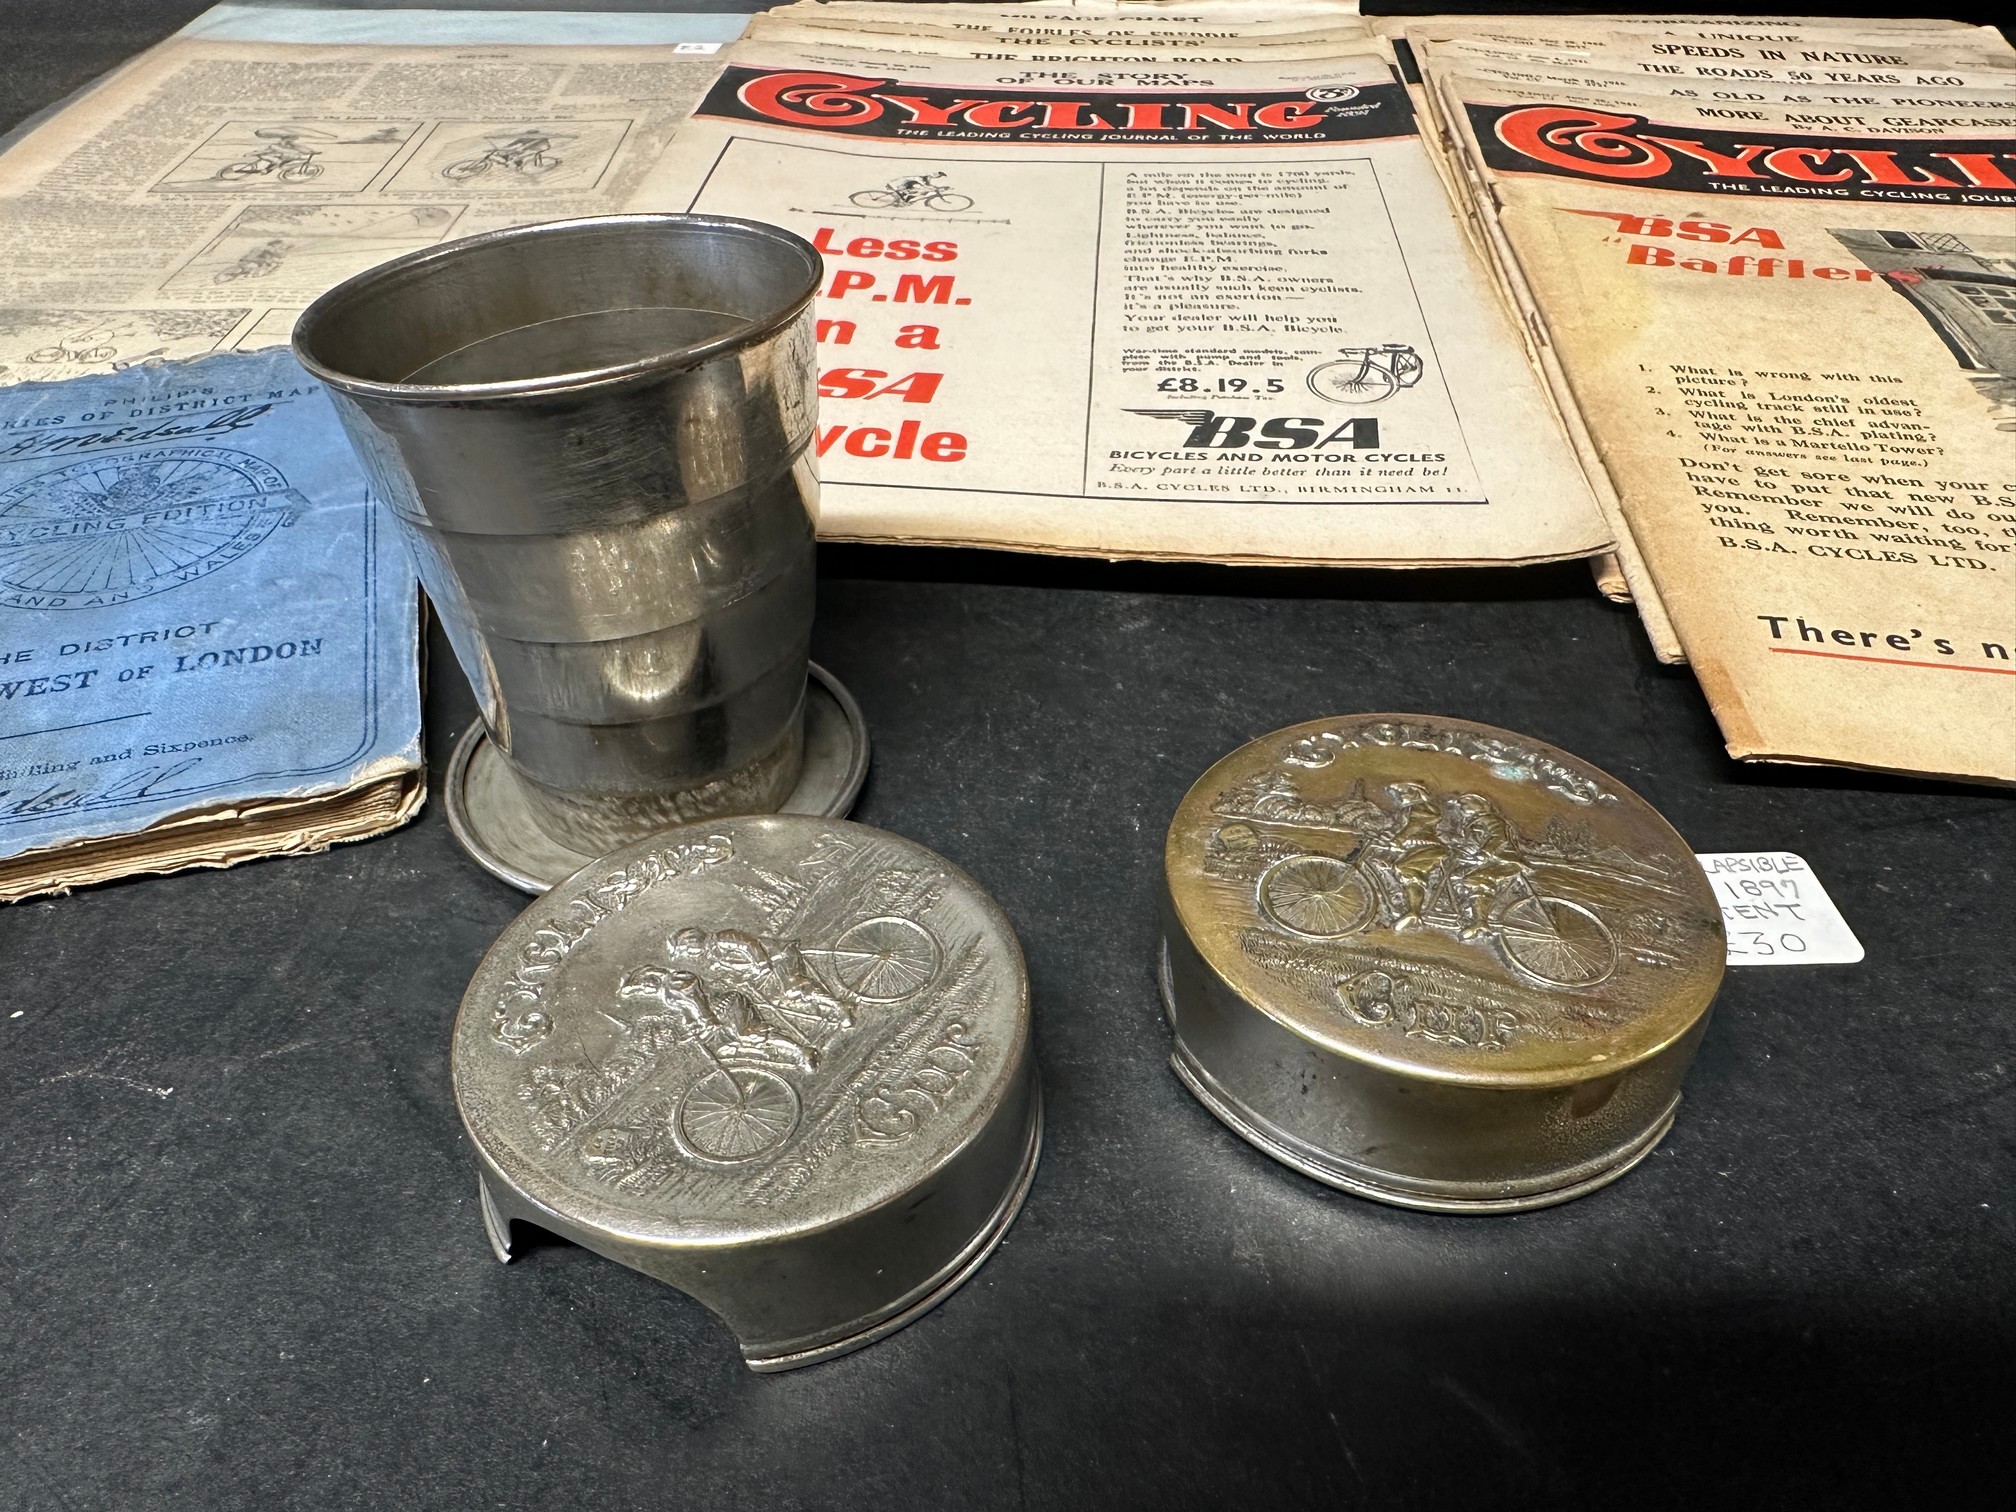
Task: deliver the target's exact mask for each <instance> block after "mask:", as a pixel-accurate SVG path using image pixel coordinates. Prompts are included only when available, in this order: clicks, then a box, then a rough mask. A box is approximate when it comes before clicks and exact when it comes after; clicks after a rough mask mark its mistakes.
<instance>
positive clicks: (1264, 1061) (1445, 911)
mask: <svg viewBox="0 0 2016 1512" xmlns="http://www.w3.org/2000/svg"><path fill="white" fill-rule="evenodd" d="M1165 878H1166V887H1167V893H1166V901H1167V921H1166V932H1165V940H1164V961H1163V968H1162V970H1163V984H1164V992H1165V997H1166V999H1167V1002H1168V1007H1169V1011H1170V1016H1171V1019H1172V1021H1173V1023H1174V1025H1175V1029H1176V1034H1177V1043H1176V1049H1175V1066H1176V1069H1177V1072H1178V1074H1179V1075H1181V1076H1182V1077H1183V1079H1184V1080H1185V1081H1186V1083H1187V1084H1189V1085H1190V1087H1191V1089H1192V1090H1193V1091H1194V1092H1196V1093H1197V1095H1198V1096H1199V1097H1200V1099H1202V1100H1203V1101H1204V1102H1205V1103H1206V1104H1207V1106H1210V1107H1211V1109H1212V1111H1213V1112H1215V1113H1217V1114H1218V1115H1219V1116H1220V1117H1221V1118H1223V1119H1224V1120H1225V1121H1226V1122H1227V1123H1229V1124H1231V1125H1232V1126H1233V1127H1234V1128H1235V1129H1237V1130H1238V1131H1239V1132H1240V1133H1241V1134H1242V1135H1244V1136H1245V1137H1247V1138H1248V1139H1250V1140H1252V1141H1253V1142H1254V1143H1256V1144H1259V1145H1260V1146H1261V1147H1262V1148H1264V1149H1267V1150H1268V1151H1269V1153H1271V1154H1274V1155H1275V1156H1277V1158H1280V1159H1282V1160H1284V1161H1286V1162H1287V1163H1289V1164H1291V1165H1294V1166H1296V1167H1297V1168H1298V1169H1301V1170H1303V1171H1305V1172H1307V1173H1308V1174H1310V1175H1313V1176H1316V1177H1317V1178H1318V1179H1321V1180H1325V1181H1328V1182H1330V1183H1331V1184H1333V1185H1336V1186H1340V1187H1344V1188H1346V1189H1348V1190H1352V1191H1356V1192H1360V1193H1361V1194H1363V1195H1366V1196H1373V1197H1379V1198H1382V1199H1384V1200H1387V1201H1393V1202H1398V1203H1402V1204H1404V1205H1409V1206H1416V1207H1428V1208H1440V1209H1449V1210H1452V1211H1499V1210H1507V1209H1518V1208H1524V1207H1537V1206H1543V1205H1546V1204H1547V1203H1551V1202H1558V1201H1562V1200H1565V1199H1566V1198H1568V1197H1572V1196H1576V1195H1579V1194H1580V1193H1581V1192H1583V1191H1588V1190H1591V1189H1593V1188H1594V1187H1596V1186H1600V1185H1602V1184H1604V1183H1605V1182H1607V1181H1609V1180H1612V1179H1614V1178H1615V1177H1616V1176H1617V1175H1619V1174H1621V1173H1622V1172H1623V1171H1624V1170H1627V1169H1629V1167H1630V1166H1631V1165H1632V1164H1635V1163H1636V1161H1638V1160H1639V1159H1642V1158H1643V1157H1644V1155H1645V1154H1646V1153H1648V1152H1649V1151H1650V1149H1651V1148H1652V1146H1653V1145H1654V1144H1655V1143H1656V1142H1657V1141H1658V1139H1659V1138H1660V1137H1661V1136H1662V1135H1663V1134H1664V1133H1665V1131H1666V1129H1667V1127H1668V1126H1669V1125H1670V1123H1671V1121H1672V1116H1673V1111H1674V1107H1675V1105H1676V1104H1677V1102H1678V1098H1679V1080H1680V1074H1681V1072H1682V1071H1684V1069H1685V1067H1686V1064H1687V1061H1688V1060H1689V1059H1690V1058H1691V1056H1692V1054H1693V1049H1694V1046H1695V1043H1696V1042H1697V1041H1698V1038H1699V1035H1700V1032H1701V1030H1702V1028H1703V1027H1704V1026H1705V1022H1706V1016H1707V1013H1708V1009H1709V1006H1710V1004H1711V1003H1712V1001H1713V999H1714V997H1715V993H1716V990H1717V988H1718V986H1719V985H1720V983H1721V979H1722V972H1723V966H1724V958H1725V948H1726V947H1725V943H1724V939H1723V932H1722V922H1721V915H1720V911H1719V910H1718V908H1717V906H1716V903H1715V899H1714V895H1713V893H1712V891H1711V890H1710V888H1709V884H1708V881H1707V878H1706V876H1705V875H1704V874H1703V873H1702V871H1701V868H1700V866H1699V864H1698V863H1697V862H1696V861H1695V859H1694V857H1693V854H1692V852H1691V851H1690V850H1689V849H1688V847H1687V845H1686V842H1685V841H1683V840H1682V839H1681V838H1680V836H1679V835H1678V834H1677V833H1675V832H1674V830H1673V828H1672V826H1670V825H1669V824H1667V823H1666V821H1665V820H1664V819H1662V818H1661V817H1660V816H1659V815H1658V813H1656V812H1655V811H1654V810H1653V809H1652V808H1651V806H1650V805H1648V804H1647V803H1645V801H1644V800H1643V799H1641V798H1639V797H1638V796H1637V795H1636V794H1635V793H1633V792H1631V791H1630V790H1629V789H1628V788H1626V787H1624V786H1623V784H1621V783H1619V782H1618V781H1617V780H1616V779H1615V778H1613V777H1610V776H1609V775H1608V774H1606V773H1604V772H1601V771H1599V770H1597V769H1596V768H1594V767H1592V766H1590V765H1588V764H1587V763H1586V762H1583V761H1580V760H1578V759H1577V758H1575V757H1573V756H1570V755H1569V754H1567V753H1566V752H1564V751H1560V750H1557V749H1555V748H1554V747H1552V746H1548V745H1545V744H1543V743H1542V742H1539V741H1536V740H1533V739H1531V738H1529V737H1526V736H1522V735H1517V734H1513V733H1512V732H1510V731H1505V730H1498V729H1493V728H1491V727H1489V726H1486V725H1478V724H1471V723H1468V722H1465V721H1461V720H1450V719H1441V718H1435V717H1430V716H1418V715H1394V714H1375V715H1362V716H1353V717H1348V718H1339V719H1326V720H1315V721H1311V722H1310V723H1308V724H1302V725H1296V726H1293V727H1291V728H1289V729H1286V730H1281V731H1277V732H1276V733H1274V734H1272V735H1268V736H1264V737H1262V738H1261V739H1259V740H1256V741H1253V742H1252V743H1251V744H1249V745H1246V746H1243V747H1241V748H1240V749H1239V750H1237V751H1235V752H1233V753H1232V754H1231V755H1229V756H1227V757H1225V758H1224V759H1223V760H1222V761H1220V762H1218V763H1217V765H1215V766H1213V767H1212V768H1211V769H1210V770H1209V771H1208V772H1206V773H1205V774H1204V776H1203V777H1202V778H1200V779H1199V780H1198V782H1197V784H1196V785H1195V786H1194V787H1193V788H1192V789H1191V790H1190V792H1189V794H1188V795H1187V796H1186V797H1185V798H1184V799H1183V802H1182V804H1181V805H1180V806H1179V807H1178V809H1177V812H1176V816H1175V819H1174V821H1173V822H1172V823H1171V825H1170V828H1169V836H1168V842H1167V847H1166V851H1165Z"/></svg>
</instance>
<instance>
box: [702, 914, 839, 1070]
mask: <svg viewBox="0 0 2016 1512" xmlns="http://www.w3.org/2000/svg"><path fill="white" fill-rule="evenodd" d="M665 948H666V950H667V951H668V952H669V953H670V955H671V957H672V959H673V960H674V961H679V962H686V963H692V964H693V965H695V966H698V967H699V968H701V969H703V970H706V971H708V972H709V974H710V975H711V976H712V977H714V978H715V979H716V980H718V981H722V982H726V983H728V984H729V985H731V986H732V987H734V988H736V989H737V990H739V991H741V992H743V993H746V994H747V995H748V996H749V997H750V998H752V999H753V1000H754V1001H755V1002H756V1003H757V1004H759V1005H760V1006H761V1007H762V1008H763V1009H765V1010H766V1011H767V1012H769V1013H770V1014H771V1015H772V1016H774V1017H775V1018H776V1019H777V1020H778V1022H780V1023H781V1024H782V1025H783V1026H784V1027H785V1028H786V1029H788V1030H789V1031H791V1033H792V1034H793V1036H794V1037H795V1038H797V1039H798V1040H799V1041H800V1042H802V1043H803V1044H805V1045H806V1046H808V1047H809V1048H811V1049H814V1050H822V1049H824V1048H825V1047H826V1046H827V1045H829V1044H831V1043H832V1042H833V1041H834V1040H835V1039H837V1038H838V1037H839V1036H840V1035H842V1034H844V1033H846V1032H847V1031H848V1030H849V1029H852V1028H853V1027H854V1016H853V1014H851V1013H849V1012H848V1011H847V1007H846V1005H845V1004H843V1003H842V1002H841V1001H840V1000H839V999H838V998H836V997H835V996H833V994H832V993H831V992H829V991H827V990H826V988H825V987H824V986H823V985H822V984H821V983H820V981H819V979H818V977H816V976H814V975H813V973H812V968H811V967H810V966H808V965H806V964H805V957H804V955H803V954H802V953H801V952H800V951H799V949H798V947H797V946H796V945H793V944H792V943H791V942H789V941H788V940H763V939H759V938H757V937H756V936H755V935H752V934H745V933H744V932H743V931H741V930H739V929H723V930H721V931H719V932H718V933H715V934H712V935H710V934H708V933H707V932H706V931H705V930H702V929H682V930H680V931H679V932H678V933H677V934H675V935H673V936H672V937H671V938H670V939H668V940H667V941H666V942H665Z"/></svg>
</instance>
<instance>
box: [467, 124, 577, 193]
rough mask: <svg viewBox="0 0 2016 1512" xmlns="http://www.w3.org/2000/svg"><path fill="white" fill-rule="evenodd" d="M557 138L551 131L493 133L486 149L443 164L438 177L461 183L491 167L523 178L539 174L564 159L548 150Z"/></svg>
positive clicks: (550, 169)
mask: <svg viewBox="0 0 2016 1512" xmlns="http://www.w3.org/2000/svg"><path fill="white" fill-rule="evenodd" d="M556 140H558V138H557V137H555V136H554V134H553V133H551V132H545V131H521V132H518V133H516V134H515V135H511V136H502V135H500V136H493V137H491V138H490V141H491V143H492V144H493V145H492V146H491V147H490V148H489V149H488V150H487V151H484V152H481V153H479V154H477V155H476V156H475V157H471V158H463V159H461V160H460V161H458V162H453V163H449V164H447V165H445V166H444V167H443V168H442V170H441V177H443V178H444V179H447V180H448V181H449V182H451V183H456V184H459V183H463V182H464V181H466V180H468V179H473V178H480V177H481V176H482V175H484V174H486V173H488V172H489V171H490V170H491V169H492V168H502V169H504V170H505V171H506V172H509V173H516V174H519V175H521V176H523V177H526V178H538V177H539V176H540V175H541V174H546V173H551V172H552V171H553V170H554V169H555V168H558V167H559V166H560V165H561V164H562V163H564V162H565V161H566V159H565V158H562V157H557V156H555V155H554V154H553V152H552V151H551V150H550V149H551V148H552V146H553V144H554V142H555V141H556Z"/></svg>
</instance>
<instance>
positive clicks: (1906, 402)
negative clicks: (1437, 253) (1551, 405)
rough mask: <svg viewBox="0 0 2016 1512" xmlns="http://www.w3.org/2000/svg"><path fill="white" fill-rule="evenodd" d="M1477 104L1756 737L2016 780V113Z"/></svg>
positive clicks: (1612, 456) (1639, 487)
mask: <svg viewBox="0 0 2016 1512" xmlns="http://www.w3.org/2000/svg"><path fill="white" fill-rule="evenodd" d="M1468 108H1469V113H1470V120H1469V123H1468V125H1469V129H1470V131H1471V132H1472V134H1473V138H1474V140H1475V141H1476V142H1477V144H1478V147H1479V150H1480V151H1481V152H1482V153H1483V155H1484V157H1485V159H1486V161H1487V162H1489V164H1490V165H1491V168H1492V169H1493V171H1494V174H1495V176H1496V179H1497V182H1498V185H1499V188H1500V192H1501V193H1502V194H1503V196H1504V197H1505V199H1506V201H1507V203H1506V205H1505V209H1504V212H1503V223H1504V226H1505V229H1506V231H1507V234H1508V236H1509V237H1510V239H1511V241H1512V244H1513V246H1514V248H1515V250H1516V252H1517V253H1518V255H1519V257H1520V259H1521V263H1522V266H1523V267H1524V268H1525V270H1526V272H1527V275H1528V277H1529V278H1531V279H1532V280H1533V282H1534V284H1535V286H1536V294H1537V296H1538V298H1539V300H1540V303H1541V306H1542V308H1543V309H1544V310H1545V311H1546V312H1547V320H1548V324H1549V329H1550V332H1551V333H1552V335H1553V337H1554V339H1555V340H1556V341H1557V343H1558V345H1559V349H1560V352H1561V355H1562V361H1563V365H1564V367H1565V368H1566V369H1567V372H1568V374H1569V377H1570V381H1571V383H1572V384H1573V387H1574V393H1575V399H1576V402H1577V403H1578V405H1580V406H1581V407H1582V409H1583V410H1584V412H1585V414H1587V415H1588V416H1589V417H1590V424H1591V428H1592V430H1593V431H1594V432H1595V434H1596V437H1597V441H1598V445H1599V447H1600V448H1601V449H1602V451H1603V453H1604V457H1605V461H1606V462H1607V463H1608V464H1609V466H1610V467H1611V469H1612V472H1613V475H1615V476H1616V477H1617V479H1618V485H1619V489H1620V492H1621V493H1622V494H1623V496H1624V500H1625V505H1626V508H1627V510H1629V512H1630V514H1631V518H1632V521H1633V526H1634V530H1635V531H1636V532H1637V533H1638V534H1639V537H1640V543H1641V545H1642V547H1643V549H1644V553H1645V556H1646V559H1647V561H1648V563H1649V565H1650V567H1651V570H1652V573H1653V576H1654V578H1655V580H1656V581H1657V583H1658V585H1659V589H1660V593H1661V596H1662V598H1663V599H1664V600H1665V603H1666V606H1667V608H1668V610H1669V611H1670V612H1671V615H1672V618H1673V620H1674V623H1675V625H1676V627H1677V628H1678V630H1679V633H1680V636H1681V638H1682V640H1683V642H1684V643H1685V644H1686V649H1687V652H1688V656H1689V659H1690V661H1693V662H1694V663H1695V664H1696V665H1697V667H1698V668H1699V669H1700V672H1701V676H1702V680H1703V684H1704V686H1705V687H1706V688H1707V690H1708V692H1709V695H1710V698H1711V701H1713V702H1714V703H1715V705H1716V712H1717V715H1718V718H1720V719H1721V720H1722V723H1723V727H1724V732H1725V734H1726V735H1727V736H1728V737H1729V742H1730V745H1731V748H1732V749H1733V750H1735V751H1736V752H1737V753H1738V754H1759V755H1780V756H1790V757H1801V756H1805V757H1813V758H1819V757H1823V756H1824V757H1825V758H1827V759H1830V760H1842V761H1848V762H1851V763H1853V764H1860V765H1868V766H1873V767H1886V766H1889V767H1896V768H1899V769H1908V770H1936V771H1941V772H1947V773H1951V774H1954V775H1967V776H1977V777H1988V778H1994V779H1999V780H2005V781H2006V780H2016V747H2012V742H2011V741H2010V740H2009V738H2008V731H2009V729H2010V728H2011V724H2010V721H2011V717H2012V713H2016V221H2012V218H2011V210H2012V208H2016V153H2012V151H2011V142H2010V139H2009V135H2008V129H2007V126H2008V123H2007V119H2006V118H1995V117H1984V116H1974V115H1969V116H1966V117H1965V118H1958V119H1949V120H1944V121H1940V122H1936V123H1933V124H1929V125H1928V124H1927V123H1926V122H1925V120H1924V118H1923V116H1922V115H1921V116H1919V117H1917V118H1916V123H1915V126H1911V127H1906V126H1902V125H1897V126H1890V127H1874V128H1872V126H1871V125H1870V124H1869V123H1867V121H1866V120H1857V121H1854V122H1849V123H1845V124H1844V125H1843V126H1841V127H1829V126H1828V125H1826V124H1824V123H1822V122H1820V121H1817V120H1812V119H1810V118H1808V119H1803V120H1799V119H1792V120H1788V119H1787V117H1786V113H1785V112H1783V111H1778V112H1769V113H1767V112H1762V111H1759V112H1755V114H1758V115H1763V116H1764V117H1765V119H1763V120H1760V121H1757V122H1755V123H1754V124H1753V123H1746V122H1745V121H1744V120H1743V119H1742V117H1743V116H1744V115H1745V113H1746V112H1744V111H1743V110H1741V109H1734V110H1721V109H1718V108H1716V107H1695V108H1691V109H1690V108H1688V107H1685V106H1679V105H1676V106H1675V107H1673V108H1672V109H1671V110H1670V111H1669V110H1667V109H1666V108H1665V107H1662V110H1661V115H1662V117H1663V118H1662V119H1660V120H1647V119H1646V118H1645V117H1644V116H1642V115H1638V114H1632V113H1628V112H1618V111H1609V110H1604V109H1600V108H1591V107H1589V106H1587V105H1586V104H1580V103H1568V104H1564V103H1560V102H1559V101H1546V100H1535V101H1517V100H1505V99H1502V98H1500V99H1497V100H1490V101H1486V102H1482V103H1479V102H1476V101H1473V102H1472V103H1471V104H1470V106H1469V107H1468ZM1732 117H1734V119H1732ZM1928 749H1929V750H1931V751H1932V752H1933V753H1934V759H1933V762H1932V763H1930V764H1928V763H1927V761H1926V757H1925V753H1926V751H1927V750H1928Z"/></svg>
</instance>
